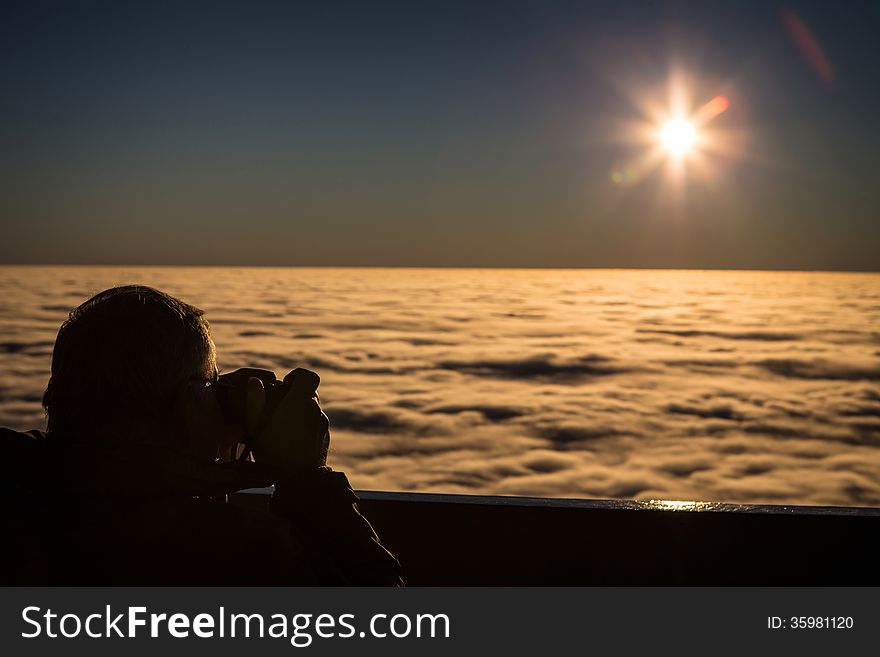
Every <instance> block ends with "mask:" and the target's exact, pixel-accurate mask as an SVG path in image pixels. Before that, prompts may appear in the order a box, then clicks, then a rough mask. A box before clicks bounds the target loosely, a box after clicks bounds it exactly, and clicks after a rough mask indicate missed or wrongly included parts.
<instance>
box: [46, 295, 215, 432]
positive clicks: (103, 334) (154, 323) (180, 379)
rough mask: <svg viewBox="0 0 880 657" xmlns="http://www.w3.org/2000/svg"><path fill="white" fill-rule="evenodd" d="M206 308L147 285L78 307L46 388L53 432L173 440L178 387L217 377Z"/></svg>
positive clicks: (62, 334) (58, 343)
mask: <svg viewBox="0 0 880 657" xmlns="http://www.w3.org/2000/svg"><path fill="white" fill-rule="evenodd" d="M203 315H204V313H203V312H202V311H201V310H199V309H198V308H195V307H193V306H190V305H189V304H186V303H183V302H182V301H180V300H178V299H175V298H174V297H172V296H170V295H168V294H165V293H164V292H160V291H158V290H154V289H153V288H150V287H146V286H143V285H126V286H122V287H115V288H111V289H109V290H105V291H103V292H100V293H99V294H96V295H95V296H93V297H92V298H91V299H89V300H88V301H86V302H85V303H83V304H82V305H81V306H79V307H78V308H76V309H75V310H73V311H72V312H71V313H70V317H69V318H68V319H67V321H65V322H64V323H63V324H62V325H61V329H60V330H59V331H58V337H57V338H56V340H55V348H54V350H53V352H52V375H51V378H50V379H49V384H48V386H47V387H46V392H45V394H44V395H43V406H44V407H45V409H46V413H47V415H48V429H49V431H53V432H59V433H63V434H70V435H99V436H109V435H117V436H123V435H138V436H144V435H151V434H154V435H155V439H156V440H162V439H163V437H165V438H167V439H173V438H174V437H173V436H167V433H168V428H169V427H170V426H172V425H173V424H174V423H175V422H177V423H178V424H179V421H178V419H175V418H176V417H177V416H178V415H179V411H180V408H179V406H180V404H179V400H180V397H181V392H182V391H183V390H185V389H186V388H187V387H188V385H189V384H191V383H195V384H197V385H199V384H203V382H205V381H209V380H212V379H215V378H216V376H217V367H216V356H215V350H214V343H213V342H212V340H211V336H210V332H209V327H208V322H207V321H206V320H205V318H204V316H203ZM172 433H174V432H172ZM163 434H165V435H164V436H163Z"/></svg>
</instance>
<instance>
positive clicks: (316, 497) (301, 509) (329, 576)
mask: <svg viewBox="0 0 880 657" xmlns="http://www.w3.org/2000/svg"><path fill="white" fill-rule="evenodd" d="M357 501H358V498H357V495H355V493H354V491H353V490H352V489H351V486H350V485H349V483H348V479H347V478H346V476H345V475H344V474H343V473H342V472H333V471H332V470H330V469H329V468H326V467H324V468H318V469H315V470H314V471H311V472H308V473H304V474H302V475H300V476H297V477H294V478H291V479H289V480H288V481H286V482H284V483H281V484H278V485H277V486H276V490H275V494H274V495H273V496H272V500H271V502H270V505H269V508H270V509H271V510H272V512H273V513H275V514H276V515H278V516H281V517H283V518H285V519H286V520H289V521H290V524H291V530H292V534H293V538H294V540H296V541H297V542H298V543H300V544H301V545H302V547H303V552H304V554H303V556H304V557H305V559H306V562H307V564H308V567H309V568H310V569H311V570H312V574H313V576H314V579H315V581H316V583H319V584H329V585H339V586H344V585H349V586H402V585H403V580H402V579H401V570H400V564H399V563H398V561H397V559H396V558H395V557H394V555H392V554H391V553H390V552H389V551H388V550H387V549H385V547H384V546H383V545H382V543H381V542H380V541H379V537H378V536H377V535H376V532H375V531H374V530H373V527H372V526H371V525H370V523H369V522H368V521H367V519H366V518H364V517H363V516H362V515H361V514H360V512H359V511H358V508H357Z"/></svg>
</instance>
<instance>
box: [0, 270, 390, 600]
mask: <svg viewBox="0 0 880 657" xmlns="http://www.w3.org/2000/svg"><path fill="white" fill-rule="evenodd" d="M303 372H304V374H305V375H311V376H312V377H313V378H314V382H313V384H312V387H311V388H310V389H308V390H310V391H313V390H314V387H315V385H316V381H317V376H316V375H314V374H312V373H309V372H307V371H299V370H298V371H297V374H302V373H303ZM236 377H237V378H236ZM230 381H237V383H236V386H230V385H229V382H230ZM224 385H225V386H226V387H227V388H230V387H232V388H234V389H235V390H237V391H238V393H241V394H240V395H239V396H240V397H241V401H242V416H241V421H238V422H236V421H233V420H230V417H229V415H228V413H227V414H224V412H223V411H224V410H226V409H225V408H221V403H220V401H219V400H220V399H221V396H220V394H219V392H222V390H221V389H220V387H221V386H224ZM294 387H295V386H294ZM294 387H289V390H284V391H282V394H281V395H276V396H275V397H277V399H276V398H272V399H271V400H270V401H271V403H270V404H269V406H270V407H271V408H267V399H268V398H269V397H268V396H267V391H266V390H264V384H263V382H262V381H261V380H260V378H257V377H249V376H248V372H247V371H243V374H242V373H239V374H237V375H235V374H234V375H232V376H231V378H230V377H223V380H222V381H221V380H220V377H219V376H218V371H217V366H216V355H215V348H214V343H213V341H212V340H211V337H210V333H209V327H208V323H207V321H206V320H205V319H204V317H203V313H202V311H201V310H199V309H197V308H194V307H193V306H190V305H188V304H185V303H183V302H181V301H179V300H178V299H175V298H174V297H171V296H169V295H167V294H165V293H163V292H159V291H158V290H154V289H152V288H149V287H145V286H125V287H117V288H113V289H110V290H106V291H104V292H101V293H100V294H97V295H96V296H94V297H92V298H91V299H89V300H88V301H86V302H85V303H83V304H82V305H81V306H79V307H78V308H77V309H75V310H74V311H73V312H71V313H70V317H69V319H68V320H67V321H65V322H64V324H63V325H62V326H61V329H60V330H59V332H58V337H57V339H56V342H55V348H54V351H53V354H52V372H51V378H50V380H49V384H48V386H47V388H46V392H45V395H44V397H43V405H44V407H45V409H46V412H47V416H48V428H47V431H46V433H45V434H44V433H41V432H37V431H32V432H29V433H26V434H23V433H17V432H14V431H11V430H9V429H0V446H2V449H3V456H2V466H0V467H2V493H3V495H2V498H3V502H4V504H3V506H4V508H3V511H4V514H3V522H4V525H5V528H6V531H5V532H4V533H5V535H6V536H7V538H6V539H4V540H5V542H4V551H6V552H8V553H9V554H7V558H6V559H5V560H4V563H3V571H4V572H5V575H6V576H5V578H4V579H6V580H7V583H21V584H80V585H99V584H111V585H114V584H123V585H134V584H146V585H159V584H192V585H196V584H228V585H236V584H253V585H272V584H303V585H317V584H322V585H323V584H333V585H361V584H363V585H398V584H400V583H401V580H400V568H399V565H398V563H397V560H396V559H395V558H394V557H393V556H392V555H391V554H390V553H389V552H388V551H387V550H386V549H385V548H384V547H383V546H382V545H381V543H380V542H379V539H378V537H377V536H376V534H375V532H374V531H373V529H372V527H371V526H370V524H369V523H368V522H367V521H366V520H365V519H364V517H363V516H361V515H360V513H359V512H358V509H357V506H356V502H357V497H356V496H355V494H354V492H353V491H352V490H351V488H350V487H349V485H348V481H347V479H346V478H345V475H344V474H342V473H340V472H333V471H332V470H331V469H330V468H328V467H327V466H326V457H327V446H328V443H329V431H328V424H327V422H326V416H324V415H323V413H322V412H321V409H320V406H319V405H318V402H317V396H316V395H314V396H313V395H312V393H311V392H310V391H308V390H307V392H306V394H305V395H303V394H302V390H299V392H298V393H297V394H295V393H296V390H294ZM300 387H301V386H300ZM218 391H219V392H218ZM227 396H228V395H227ZM279 400H280V401H279ZM244 436H248V437H249V445H250V446H251V447H252V449H253V454H254V460H231V459H230V458H228V456H227V455H229V454H230V453H233V454H234V451H235V446H236V444H237V443H238V442H239V441H240V440H242V439H243V437H244ZM240 449H241V448H240V447H239V450H240ZM271 484H274V485H275V492H274V494H273V496H272V499H271V501H270V502H269V504H268V505H266V504H263V505H257V506H256V507H255V506H253V505H249V506H250V508H248V507H245V506H237V505H235V504H230V503H227V501H226V495H227V494H228V493H232V492H234V491H238V490H243V489H247V488H254V487H263V486H269V485H271ZM254 499H256V500H259V499H260V498H258V497H257V498H254Z"/></svg>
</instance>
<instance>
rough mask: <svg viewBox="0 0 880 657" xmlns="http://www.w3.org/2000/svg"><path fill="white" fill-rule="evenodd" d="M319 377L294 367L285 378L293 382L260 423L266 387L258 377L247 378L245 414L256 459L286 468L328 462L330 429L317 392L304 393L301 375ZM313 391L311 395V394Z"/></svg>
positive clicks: (301, 468)
mask: <svg viewBox="0 0 880 657" xmlns="http://www.w3.org/2000/svg"><path fill="white" fill-rule="evenodd" d="M303 376H316V375H314V374H312V373H310V372H308V371H307V370H294V371H292V372H290V373H289V374H288V375H287V376H286V377H284V381H285V383H292V385H290V386H289V390H287V393H286V394H285V396H284V398H283V399H282V400H281V401H280V402H279V403H278V406H277V407H276V408H275V410H274V412H273V413H272V415H271V417H269V418H268V421H265V422H264V423H263V426H260V425H261V416H262V414H263V409H264V408H265V406H266V390H265V388H264V386H263V382H262V381H261V380H260V379H259V378H256V377H252V378H250V379H248V382H247V397H246V415H247V430H248V435H250V436H252V441H253V450H254V458H255V460H257V461H259V462H265V463H269V464H271V465H275V466H277V467H279V468H283V469H284V470H287V471H290V472H291V473H292V472H294V471H308V470H315V469H317V468H319V467H322V466H324V465H326V464H327V451H328V449H329V447H330V430H329V425H330V423H329V421H328V420H327V416H326V415H324V413H323V412H322V411H321V406H320V404H319V403H318V399H317V395H316V394H311V393H304V392H303V389H302V386H299V385H297V383H298V382H299V379H298V377H303ZM309 394H311V396H309Z"/></svg>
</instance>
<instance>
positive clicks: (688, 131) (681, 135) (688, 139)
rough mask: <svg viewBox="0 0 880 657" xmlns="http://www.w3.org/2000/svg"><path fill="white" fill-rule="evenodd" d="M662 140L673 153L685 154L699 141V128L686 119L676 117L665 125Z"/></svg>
mask: <svg viewBox="0 0 880 657" xmlns="http://www.w3.org/2000/svg"><path fill="white" fill-rule="evenodd" d="M660 141H661V142H662V143H663V146H664V147H665V148H666V150H668V151H669V152H670V153H672V154H673V155H684V154H685V153H687V152H688V151H689V150H691V148H693V146H694V143H695V142H696V141H697V130H696V128H694V126H693V124H692V123H690V122H688V121H685V120H684V119H674V120H672V121H670V122H669V123H667V124H666V125H665V126H663V130H662V131H661V132H660Z"/></svg>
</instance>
